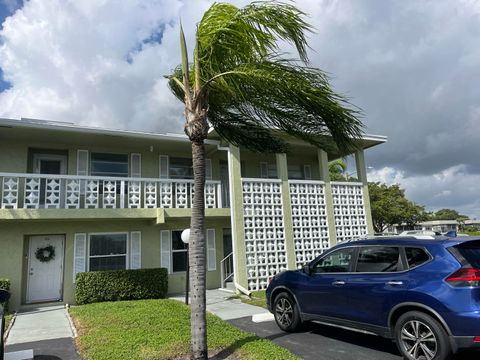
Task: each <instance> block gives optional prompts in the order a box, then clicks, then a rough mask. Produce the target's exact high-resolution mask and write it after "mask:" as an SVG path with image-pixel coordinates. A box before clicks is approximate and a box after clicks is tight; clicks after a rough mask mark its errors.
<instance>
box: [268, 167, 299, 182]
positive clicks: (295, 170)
mask: <svg viewBox="0 0 480 360" xmlns="http://www.w3.org/2000/svg"><path fill="white" fill-rule="evenodd" d="M263 171H264V173H263V175H262V177H267V178H269V179H277V177H278V176H277V165H276V164H268V165H267V166H266V169H265V168H264V170H263ZM265 171H266V174H265ZM265 175H266V176H265ZM288 178H289V179H291V180H305V171H304V165H288Z"/></svg>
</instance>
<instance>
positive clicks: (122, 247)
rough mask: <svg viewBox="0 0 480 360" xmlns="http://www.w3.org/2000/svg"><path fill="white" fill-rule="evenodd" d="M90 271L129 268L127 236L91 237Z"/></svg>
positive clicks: (106, 235)
mask: <svg viewBox="0 0 480 360" xmlns="http://www.w3.org/2000/svg"><path fill="white" fill-rule="evenodd" d="M89 265H90V267H89V270H90V271H98V270H121V269H126V268H127V234H98V235H90V253H89Z"/></svg>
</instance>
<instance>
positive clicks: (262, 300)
mask: <svg viewBox="0 0 480 360" xmlns="http://www.w3.org/2000/svg"><path fill="white" fill-rule="evenodd" d="M241 300H242V302H244V303H246V304H250V305H255V306H260V307H263V308H265V309H266V308H267V299H266V297H265V290H260V291H253V292H252V293H251V294H250V298H246V297H242V298H241Z"/></svg>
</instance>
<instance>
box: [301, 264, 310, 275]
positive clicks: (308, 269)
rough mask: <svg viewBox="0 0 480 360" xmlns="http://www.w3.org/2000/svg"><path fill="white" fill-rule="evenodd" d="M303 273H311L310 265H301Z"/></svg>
mask: <svg viewBox="0 0 480 360" xmlns="http://www.w3.org/2000/svg"><path fill="white" fill-rule="evenodd" d="M303 272H304V273H305V274H307V275H310V274H311V273H312V269H310V265H308V264H305V265H303Z"/></svg>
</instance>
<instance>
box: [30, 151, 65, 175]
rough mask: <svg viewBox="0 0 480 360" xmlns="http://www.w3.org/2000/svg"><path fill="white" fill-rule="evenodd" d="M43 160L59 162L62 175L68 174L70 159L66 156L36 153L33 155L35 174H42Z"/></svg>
mask: <svg viewBox="0 0 480 360" xmlns="http://www.w3.org/2000/svg"><path fill="white" fill-rule="evenodd" d="M42 160H58V161H60V174H58V175H65V174H66V173H67V161H68V157H67V156H66V155H60V154H42V153H37V152H36V153H34V154H33V159H32V161H33V172H34V173H35V174H40V161H42Z"/></svg>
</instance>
